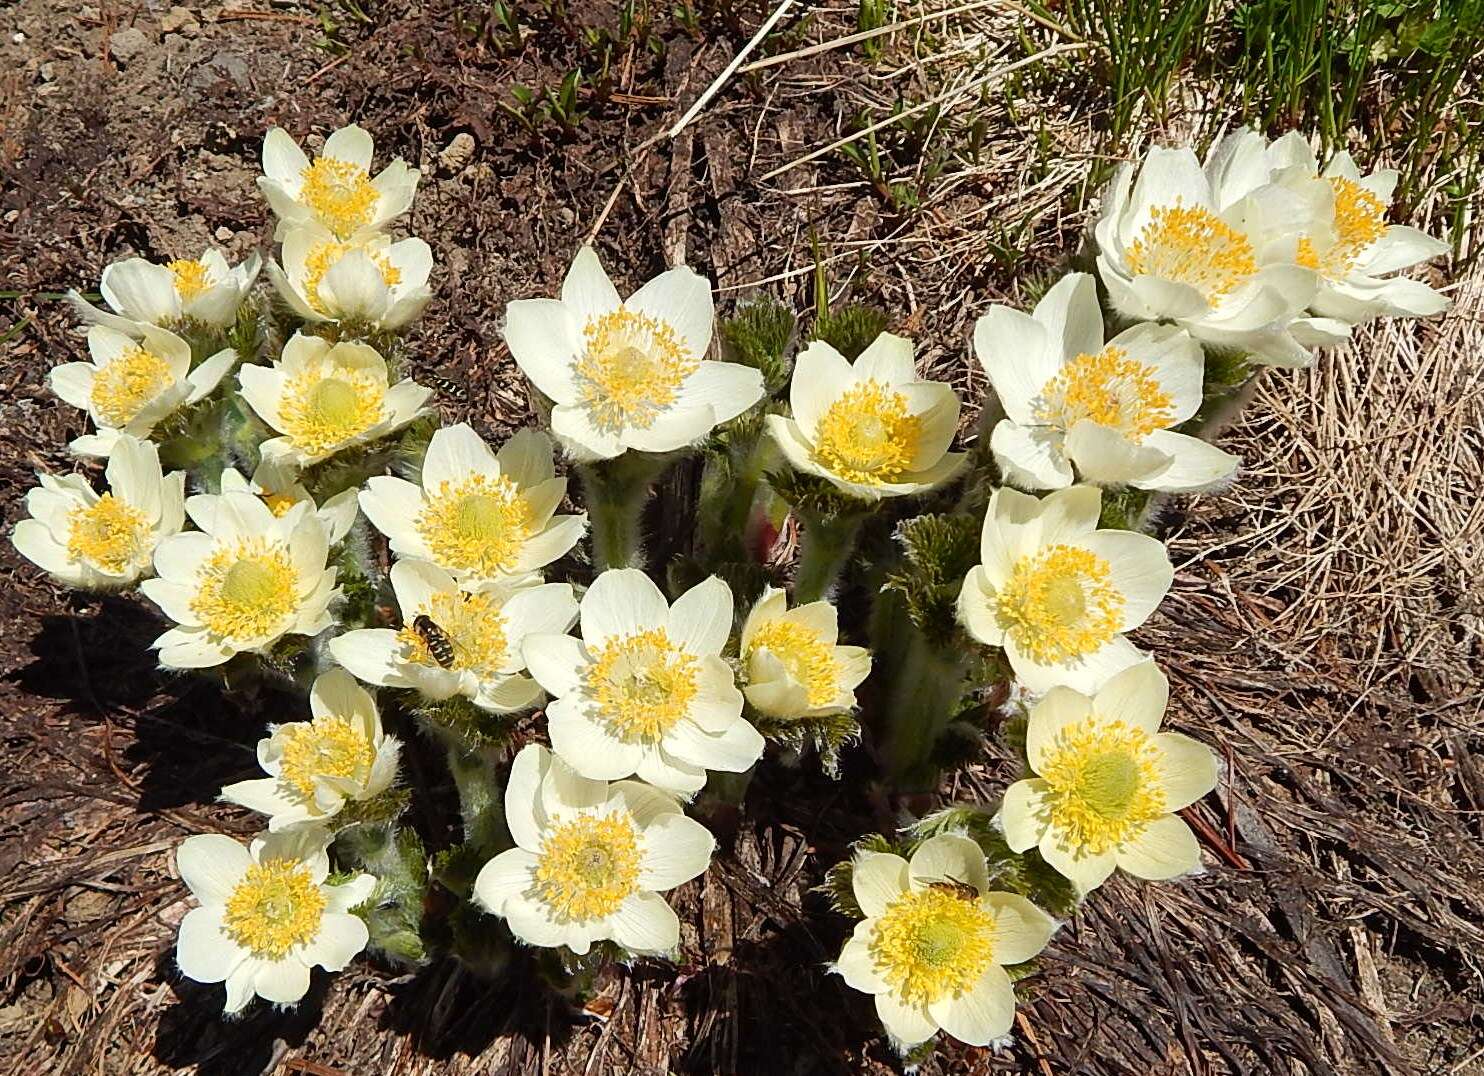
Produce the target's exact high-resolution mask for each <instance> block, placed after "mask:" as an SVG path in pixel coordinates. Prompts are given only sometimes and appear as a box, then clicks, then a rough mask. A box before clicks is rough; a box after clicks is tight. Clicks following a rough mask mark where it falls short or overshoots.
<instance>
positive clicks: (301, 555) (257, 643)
mask: <svg viewBox="0 0 1484 1076" xmlns="http://www.w3.org/2000/svg"><path fill="white" fill-rule="evenodd" d="M205 496H215V497H216V502H217V503H216V504H214V505H213V504H210V503H209V502H204V501H196V498H192V500H193V501H196V504H197V506H198V507H197V512H196V514H195V518H196V522H197V524H198V525H202V526H203V529H202V530H200V531H187V532H185V533H184V534H177V535H175V536H173V537H171V538H167V539H165V540H164V541H162V542H161V543H160V544H159V546H158V547H156V549H155V572H156V573H157V576H158V578H155V579H147V580H145V581H144V582H143V583H142V584H140V589H141V590H143V591H144V594H145V597H147V598H149V600H150V601H152V602H154V603H155V604H156V605H158V606H159V607H160V608H161V609H162V610H163V611H164V613H165V615H166V616H167V617H169V618H170V619H171V620H173V621H175V623H176V626H175V627H173V628H171V629H170V630H169V631H167V632H165V633H164V634H163V635H161V636H160V637H159V638H158V639H156V640H155V642H154V647H155V649H157V650H158V651H159V652H160V664H162V665H165V666H167V667H168V668H174V669H195V668H205V667H209V666H213V665H220V664H222V663H223V662H225V661H227V660H228V659H230V658H231V657H232V656H233V655H235V654H238V653H242V652H262V651H266V650H267V649H268V648H269V647H271V646H272V645H273V644H274V643H276V642H277V641H278V640H279V639H281V638H283V637H284V636H285V635H290V634H293V635H318V634H319V633H320V632H322V631H324V630H325V629H326V628H328V627H329V626H330V625H331V624H332V623H334V618H333V617H332V616H331V615H330V611H329V606H330V602H331V601H332V600H334V599H335V598H336V597H337V596H338V595H339V593H340V592H339V591H338V590H337V589H336V587H335V574H336V573H335V569H334V568H332V567H328V568H327V567H326V566H325V560H326V557H327V556H328V554H329V549H330V546H329V538H328V535H327V534H326V533H325V526H324V524H323V523H321V522H320V520H319V517H318V516H316V515H315V513H314V512H313V510H312V509H311V508H310V506H309V505H307V504H297V505H294V506H293V507H292V508H290V509H289V510H288V511H287V512H285V513H284V514H283V515H282V516H275V515H274V514H273V512H272V511H271V510H270V509H269V508H268V506H267V505H266V504H264V503H263V502H262V501H261V500H259V499H258V498H257V497H255V496H253V495H252V494H250V493H223V494H219V495H205Z"/></svg>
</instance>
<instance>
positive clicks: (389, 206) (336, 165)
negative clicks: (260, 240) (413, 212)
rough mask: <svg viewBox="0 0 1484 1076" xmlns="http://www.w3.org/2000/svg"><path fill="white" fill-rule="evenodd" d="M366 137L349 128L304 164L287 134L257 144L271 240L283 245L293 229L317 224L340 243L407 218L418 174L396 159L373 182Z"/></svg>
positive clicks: (274, 134)
mask: <svg viewBox="0 0 1484 1076" xmlns="http://www.w3.org/2000/svg"><path fill="white" fill-rule="evenodd" d="M374 148H375V147H374V144H373V143H372V140H371V136H370V135H369V134H367V133H366V132H365V131H364V130H362V129H361V128H360V127H357V126H355V125H354V124H352V125H351V126H349V127H342V128H340V129H339V130H338V131H335V132H334V133H333V134H331V135H330V137H329V138H327V139H325V148H324V150H323V151H322V152H321V153H320V155H319V156H318V157H317V158H315V160H314V163H312V164H311V163H310V161H309V158H308V157H306V156H305V155H304V151H303V150H302V149H300V148H299V144H298V143H297V142H295V141H294V140H293V139H292V138H290V137H289V134H288V132H287V131H284V130H283V129H282V128H279V127H275V128H273V129H272V130H271V131H269V132H268V134H267V135H266V136H265V137H264V138H263V172H264V175H263V176H261V177H260V178H259V179H258V189H259V190H261V191H262V192H263V196H264V197H265V198H267V199H268V204H269V205H270V206H272V207H273V212H274V213H276V214H277V215H278V230H277V232H276V233H275V234H274V236H273V238H275V239H280V240H281V239H283V237H284V236H285V235H286V234H288V231H289V229H290V228H292V227H294V226H295V225H298V224H307V223H310V222H314V223H318V224H319V225H321V226H322V227H324V228H327V229H329V230H330V231H331V232H333V233H334V234H335V235H336V236H337V237H338V238H340V239H351V238H353V237H356V236H360V235H364V234H366V233H367V232H374V231H377V230H379V229H381V228H383V227H384V226H385V225H386V224H387V223H389V222H390V221H391V220H393V219H394V218H396V217H399V216H401V215H402V214H403V213H405V212H407V209H408V207H409V206H411V205H412V196H413V194H414V193H416V191H417V181H418V178H419V177H420V175H421V173H419V172H418V170H417V169H416V168H409V167H408V166H407V162H406V161H404V160H402V158H400V157H398V158H396V159H395V160H393V161H392V163H391V164H389V165H387V166H386V167H385V168H384V169H382V170H381V171H380V172H379V173H377V175H376V176H375V177H373V176H372V175H371V158H372V154H373V152H374Z"/></svg>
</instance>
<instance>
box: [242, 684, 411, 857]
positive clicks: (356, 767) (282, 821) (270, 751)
mask: <svg viewBox="0 0 1484 1076" xmlns="http://www.w3.org/2000/svg"><path fill="white" fill-rule="evenodd" d="M309 710H310V713H311V714H312V715H313V720H310V721H291V722H289V723H288V724H284V725H270V726H269V727H268V732H269V735H268V736H267V737H266V738H264V739H262V740H259V741H258V765H260V766H262V767H263V769H264V770H265V771H266V772H267V773H268V774H269V776H268V777H266V778H261V779H258V780H255V781H238V782H237V783H236V784H231V785H227V786H226V787H225V788H223V789H222V799H224V800H226V801H227V802H229V803H235V804H237V805H239V806H241V807H246V808H248V809H249V810H253V811H258V812H260V813H262V814H265V815H267V816H268V830H269V832H270V833H277V832H279V831H280V830H284V829H288V828H289V827H291V826H298V825H303V824H305V823H318V822H323V821H324V820H325V819H327V818H332V817H334V816H335V815H337V814H339V813H340V810H341V808H342V807H344V806H345V805H346V804H347V803H349V802H355V801H360V800H368V799H371V798H372V797H374V796H377V795H379V794H381V793H382V792H385V791H386V790H387V789H388V788H390V787H391V786H392V782H393V781H395V780H396V779H397V755H398V752H399V751H400V750H401V746H402V745H401V744H400V743H398V741H397V739H396V738H395V737H393V736H387V735H385V734H383V732H382V730H381V715H380V714H378V713H377V711H376V699H375V698H374V697H372V695H371V693H370V692H369V691H367V690H366V689H365V688H363V687H361V686H360V685H359V684H357V683H356V682H355V679H354V678H353V677H352V676H351V675H350V673H348V672H346V671H345V670H344V669H331V670H330V671H329V672H327V673H322V674H321V675H320V676H318V677H317V678H316V679H315V681H314V686H313V687H312V688H311V689H310V691H309Z"/></svg>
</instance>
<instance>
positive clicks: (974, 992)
mask: <svg viewBox="0 0 1484 1076" xmlns="http://www.w3.org/2000/svg"><path fill="white" fill-rule="evenodd" d="M851 888H852V890H853V891H854V893H855V899H856V903H858V904H859V905H860V908H861V911H862V912H864V913H865V915H866V917H865V918H864V919H862V920H861V921H860V922H859V923H857V924H856V927H855V932H854V933H853V934H851V936H850V940H849V941H847V942H846V943H845V948H844V949H843V950H842V951H841V953H840V959H839V961H838V962H836V964H835V968H834V970H835V971H837V972H838V973H839V974H840V975H841V976H842V977H843V978H844V979H845V982H846V984H847V985H848V986H850V987H852V988H854V989H856V990H859V991H861V992H862V993H866V994H871V995H873V996H874V997H875V999H876V1015H877V1016H879V1017H880V1018H881V1023H882V1026H883V1027H885V1028H886V1030H887V1031H888V1032H889V1033H890V1034H891V1035H892V1037H894V1038H896V1039H897V1040H898V1041H900V1042H902V1043H903V1044H905V1045H908V1046H912V1045H916V1044H917V1043H920V1042H925V1041H926V1040H928V1039H930V1038H932V1037H933V1036H934V1035H936V1034H937V1033H938V1031H939V1029H942V1030H943V1031H946V1032H948V1034H950V1035H952V1036H953V1037H954V1038H956V1039H958V1040H960V1041H962V1042H966V1043H969V1044H970V1045H973V1046H985V1045H987V1044H989V1043H990V1042H992V1041H994V1040H995V1039H998V1038H1001V1037H1002V1036H1004V1035H1006V1034H1008V1033H1009V1031H1010V1025H1011V1024H1012V1023H1013V1022H1014V1020H1015V990H1014V988H1013V987H1012V986H1011V985H1010V976H1009V975H1007V974H1006V972H1005V968H1004V965H1006V964H1021V963H1024V962H1025V961H1027V960H1029V959H1031V958H1032V957H1033V956H1035V955H1036V954H1037V953H1039V952H1040V951H1041V950H1042V949H1044V948H1046V943H1047V942H1048V941H1050V940H1051V935H1052V934H1053V933H1055V931H1056V926H1057V924H1056V921H1055V920H1053V919H1052V918H1051V917H1050V916H1049V915H1047V914H1046V913H1045V912H1043V911H1042V910H1041V909H1040V908H1037V907H1036V906H1035V905H1034V904H1032V903H1031V902H1030V901H1028V900H1026V899H1025V898H1024V897H1022V896H1018V895H1016V894H1014V893H1002V892H995V891H991V890H990V888H989V873H988V870H987V868H986V866H985V862H984V853H983V852H982V851H981V850H980V848H979V846H978V845H977V844H975V843H974V842H973V841H972V840H970V839H969V838H968V837H963V836H959V835H957V834H941V835H939V836H937V837H930V838H929V839H928V840H926V841H923V842H922V844H921V845H920V846H919V847H918V849H917V851H916V852H914V853H913V855H912V859H911V861H910V862H909V861H908V860H905V859H903V858H902V857H901V856H899V855H894V854H892V853H889V852H859V853H857V854H856V856H855V859H854V862H853V863H852V869H851Z"/></svg>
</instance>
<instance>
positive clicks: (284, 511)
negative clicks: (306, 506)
mask: <svg viewBox="0 0 1484 1076" xmlns="http://www.w3.org/2000/svg"><path fill="white" fill-rule="evenodd" d="M258 500H260V501H262V502H263V503H264V504H265V505H267V506H268V511H270V512H272V513H273V515H274V518H276V519H282V518H283V517H284V516H286V515H288V511H289V509H290V508H292V507H294V505H296V504H298V503H299V498H298V497H295V496H294V495H293V494H292V493H260V494H258Z"/></svg>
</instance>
